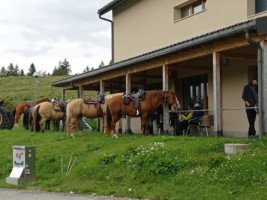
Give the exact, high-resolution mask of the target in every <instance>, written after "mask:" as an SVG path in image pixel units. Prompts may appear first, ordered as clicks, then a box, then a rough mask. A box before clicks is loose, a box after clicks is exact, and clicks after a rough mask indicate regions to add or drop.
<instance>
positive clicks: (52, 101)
mask: <svg viewBox="0 0 267 200" xmlns="http://www.w3.org/2000/svg"><path fill="white" fill-rule="evenodd" d="M59 99H60V98H56V97H54V98H52V99H51V103H58V102H59Z"/></svg>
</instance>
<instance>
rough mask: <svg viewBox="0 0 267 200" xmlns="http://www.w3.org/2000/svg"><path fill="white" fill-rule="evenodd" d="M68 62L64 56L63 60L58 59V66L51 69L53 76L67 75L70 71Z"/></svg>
mask: <svg viewBox="0 0 267 200" xmlns="http://www.w3.org/2000/svg"><path fill="white" fill-rule="evenodd" d="M70 66H71V65H70V64H69V62H68V61H67V59H66V58H65V59H64V61H63V62H61V61H59V64H58V67H55V68H54V70H53V73H52V75H53V76H61V75H69V74H70V72H71V68H70Z"/></svg>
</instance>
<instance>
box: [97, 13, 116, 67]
mask: <svg viewBox="0 0 267 200" xmlns="http://www.w3.org/2000/svg"><path fill="white" fill-rule="evenodd" d="M99 18H100V19H102V20H105V21H108V22H110V23H111V63H112V64H113V63H114V25H113V21H112V20H110V19H106V18H104V17H102V15H101V14H99Z"/></svg>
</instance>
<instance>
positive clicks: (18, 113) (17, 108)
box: [12, 97, 49, 127]
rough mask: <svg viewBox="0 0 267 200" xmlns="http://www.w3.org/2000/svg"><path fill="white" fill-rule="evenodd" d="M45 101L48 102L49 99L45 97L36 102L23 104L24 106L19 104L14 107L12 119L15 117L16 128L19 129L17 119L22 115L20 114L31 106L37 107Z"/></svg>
mask: <svg viewBox="0 0 267 200" xmlns="http://www.w3.org/2000/svg"><path fill="white" fill-rule="evenodd" d="M45 101H49V99H48V98H47V97H45V98H42V99H38V100H36V101H32V102H25V103H24V104H19V105H16V106H14V108H13V110H12V112H13V115H14V117H15V116H16V118H15V123H16V126H17V127H19V118H20V116H21V115H22V113H24V112H25V111H26V110H27V109H28V108H30V107H32V106H33V105H37V104H39V103H41V102H45Z"/></svg>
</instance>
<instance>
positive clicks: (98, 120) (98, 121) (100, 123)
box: [97, 80, 105, 133]
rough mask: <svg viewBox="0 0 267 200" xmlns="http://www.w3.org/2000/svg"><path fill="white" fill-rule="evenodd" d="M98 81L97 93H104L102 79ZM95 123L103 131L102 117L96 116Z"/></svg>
mask: <svg viewBox="0 0 267 200" xmlns="http://www.w3.org/2000/svg"><path fill="white" fill-rule="evenodd" d="M99 83H100V84H99V94H104V91H105V88H104V80H101V81H100V82H99ZM97 124H99V128H98V129H99V130H100V127H101V129H102V131H103V132H104V129H103V118H102V117H101V118H97ZM103 132H102V133H103Z"/></svg>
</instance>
